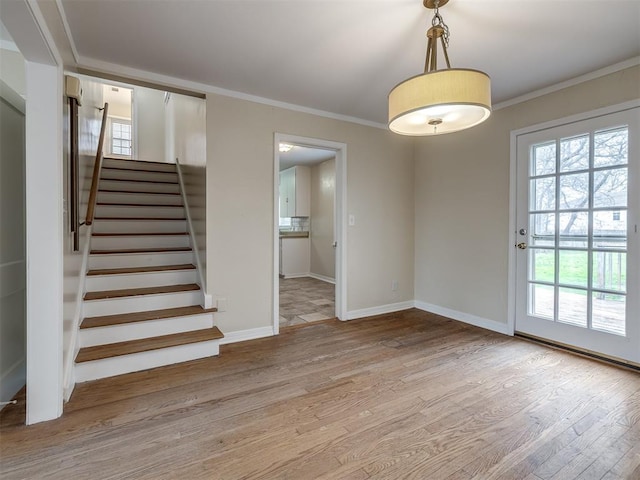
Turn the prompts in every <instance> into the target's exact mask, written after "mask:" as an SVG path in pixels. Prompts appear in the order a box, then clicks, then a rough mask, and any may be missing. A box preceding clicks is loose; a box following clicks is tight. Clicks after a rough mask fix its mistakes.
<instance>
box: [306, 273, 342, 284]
mask: <svg viewBox="0 0 640 480" xmlns="http://www.w3.org/2000/svg"><path fill="white" fill-rule="evenodd" d="M308 276H309V277H311V278H315V279H316V280H322V281H323V282H327V283H332V284H334V285H335V284H336V279H335V278H331V277H327V276H325V275H320V274H319V273H310V274H309V275H308Z"/></svg>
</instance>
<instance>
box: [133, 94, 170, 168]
mask: <svg viewBox="0 0 640 480" xmlns="http://www.w3.org/2000/svg"><path fill="white" fill-rule="evenodd" d="M133 104H134V107H133V116H134V122H135V127H134V128H136V129H137V133H135V137H136V139H137V149H136V152H137V154H136V157H137V158H136V160H145V161H148V162H164V161H165V158H166V152H165V107H164V92H163V91H160V90H152V89H150V88H142V87H135V88H134V90H133ZM134 148H136V147H134Z"/></svg>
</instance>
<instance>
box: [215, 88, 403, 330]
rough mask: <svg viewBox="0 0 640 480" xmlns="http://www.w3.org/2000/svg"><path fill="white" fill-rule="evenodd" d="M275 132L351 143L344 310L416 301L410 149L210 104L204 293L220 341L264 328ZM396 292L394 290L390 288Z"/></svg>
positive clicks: (364, 130) (359, 130)
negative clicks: (222, 303)
mask: <svg viewBox="0 0 640 480" xmlns="http://www.w3.org/2000/svg"><path fill="white" fill-rule="evenodd" d="M274 132H279V133H283V134H290V135H297V136H303V137H310V138H319V139H325V140H331V141H335V142H341V143H346V144H347V150H348V153H347V210H348V212H349V213H351V214H353V215H354V217H355V220H356V224H355V225H354V226H351V227H348V230H347V245H346V253H347V271H346V277H347V288H348V292H347V308H348V310H349V311H356V310H361V309H365V308H374V307H380V306H383V305H388V304H394V303H398V302H404V301H411V300H413V279H414V274H413V220H414V214H413V202H414V196H413V170H414V169H413V145H412V142H411V140H410V139H407V138H402V137H399V136H397V135H394V134H392V133H390V132H388V131H385V130H381V129H378V128H373V127H366V126H362V125H356V124H352V123H348V122H343V121H338V120H332V119H328V118H324V117H318V116H315V115H311V114H307V113H300V112H293V111H289V110H285V109H281V108H277V107H272V106H267V105H262V104H256V103H252V102H249V101H244V100H239V99H232V98H228V97H222V96H218V95H213V94H212V95H208V96H207V225H208V226H209V228H208V235H207V285H208V289H209V291H210V292H211V293H213V294H214V296H216V297H224V298H227V300H228V309H227V311H226V312H223V313H218V314H217V315H216V318H217V321H218V325H219V326H220V329H221V330H222V331H223V332H225V333H229V332H233V331H240V330H250V329H257V328H270V327H271V326H272V312H273V307H272V302H273V298H272V295H273V291H274V289H273V285H274V279H275V274H276V273H277V272H274V271H273V261H274V260H273V253H274V245H273V231H274V225H275V222H276V221H277V219H275V218H274V215H273V212H274V205H273V201H274V191H273V189H274V185H273V183H274V182H273V178H274V171H273V168H274V167H273V164H274V161H273V141H274ZM394 279H395V280H398V284H399V289H398V291H396V292H392V291H391V281H392V280H394Z"/></svg>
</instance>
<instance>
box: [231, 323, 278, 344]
mask: <svg viewBox="0 0 640 480" xmlns="http://www.w3.org/2000/svg"><path fill="white" fill-rule="evenodd" d="M274 335H277V332H274V331H273V328H272V327H259V328H250V329H248V330H236V331H235V332H229V333H225V334H224V338H221V339H220V345H228V344H229V343H237V342H246V341H247V340H256V339H258V338H265V337H272V336H274Z"/></svg>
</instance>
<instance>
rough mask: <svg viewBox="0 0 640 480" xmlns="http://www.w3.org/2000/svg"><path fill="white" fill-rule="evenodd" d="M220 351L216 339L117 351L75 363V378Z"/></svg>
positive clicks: (83, 379)
mask: <svg viewBox="0 0 640 480" xmlns="http://www.w3.org/2000/svg"><path fill="white" fill-rule="evenodd" d="M219 352H220V347H219V341H218V340H211V341H208V342H198V343H191V344H188V345H180V346H177V347H170V348H163V349H159V350H151V351H148V352H141V353H135V354H130V355H121V356H119V357H112V358H105V359H103V360H94V361H92V362H82V363H76V365H75V379H76V382H78V383H80V382H87V381H89V380H97V379H99V378H106V377H112V376H115V375H122V374H124V373H131V372H138V371H140V370H147V369H149V368H155V367H161V366H163V365H171V364H174V363H180V362H187V361H189V360H196V359H198V358H206V357H214V356H216V355H218V354H219Z"/></svg>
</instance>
